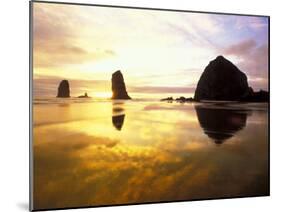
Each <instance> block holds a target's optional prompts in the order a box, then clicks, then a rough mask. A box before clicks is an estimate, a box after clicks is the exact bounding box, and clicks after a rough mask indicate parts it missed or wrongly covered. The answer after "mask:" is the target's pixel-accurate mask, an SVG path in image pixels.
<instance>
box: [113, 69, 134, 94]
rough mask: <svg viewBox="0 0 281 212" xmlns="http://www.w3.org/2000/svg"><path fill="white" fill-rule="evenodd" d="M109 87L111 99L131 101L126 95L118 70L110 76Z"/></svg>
mask: <svg viewBox="0 0 281 212" xmlns="http://www.w3.org/2000/svg"><path fill="white" fill-rule="evenodd" d="M111 86H112V87H111V88H112V99H131V97H130V96H129V95H128V93H127V90H126V86H125V82H124V78H123V75H122V73H121V71H120V70H118V71H116V72H114V73H113V74H112V78H111Z"/></svg>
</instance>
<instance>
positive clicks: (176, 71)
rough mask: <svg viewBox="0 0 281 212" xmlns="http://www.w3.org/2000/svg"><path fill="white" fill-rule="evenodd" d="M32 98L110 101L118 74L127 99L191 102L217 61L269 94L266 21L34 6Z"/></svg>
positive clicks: (241, 17)
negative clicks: (67, 94)
mask: <svg viewBox="0 0 281 212" xmlns="http://www.w3.org/2000/svg"><path fill="white" fill-rule="evenodd" d="M33 38H34V41H33V46H34V51H33V57H34V58H33V59H34V61H33V68H34V69H33V75H34V95H35V96H38V97H39V96H50V97H52V96H56V92H57V87H58V84H59V82H60V80H62V79H67V80H69V82H70V86H71V96H78V95H81V94H83V93H84V92H88V94H89V95H90V96H92V97H110V96H111V81H110V80H111V74H112V73H113V72H114V71H116V70H121V72H122V73H123V75H124V78H125V83H126V86H127V91H128V93H129V95H130V96H131V97H132V98H162V97H167V96H174V97H178V96H180V95H184V96H186V97H189V96H193V93H194V90H195V87H196V84H197V81H198V80H199V77H200V75H201V73H202V72H203V70H204V68H205V67H206V66H207V65H208V63H209V62H210V61H211V60H213V59H215V58H216V56H217V55H224V56H225V57H226V58H227V59H229V60H230V61H232V62H233V63H234V64H235V65H237V66H238V68H239V69H240V70H241V71H243V72H244V73H246V74H247V76H248V82H249V84H250V86H252V87H253V88H254V90H259V89H264V90H268V18H266V17H251V16H234V15H214V14H202V13H201V14H200V13H183V12H182V13H179V12H171V11H155V10H140V9H123V8H108V7H107V8H104V7H94V6H77V5H65V4H48V3H33Z"/></svg>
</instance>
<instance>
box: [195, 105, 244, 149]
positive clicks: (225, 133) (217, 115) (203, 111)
mask: <svg viewBox="0 0 281 212" xmlns="http://www.w3.org/2000/svg"><path fill="white" fill-rule="evenodd" d="M195 110H196V114H197V118H198V121H199V124H200V126H201V127H202V128H203V131H204V133H205V134H206V135H207V136H208V137H209V138H211V139H212V140H213V141H214V142H215V143H216V144H222V143H223V142H225V141H226V140H227V139H229V138H231V137H232V136H234V134H235V133H237V132H238V131H239V130H242V129H243V128H244V127H245V126H246V122H247V115H248V114H247V113H246V112H245V111H244V112H241V111H236V110H231V109H221V108H208V107H203V106H195Z"/></svg>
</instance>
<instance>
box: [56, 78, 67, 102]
mask: <svg viewBox="0 0 281 212" xmlns="http://www.w3.org/2000/svg"><path fill="white" fill-rule="evenodd" d="M57 97H61V98H67V97H70V90H69V83H68V81H67V80H62V81H61V82H60V85H59V88H58V95H57Z"/></svg>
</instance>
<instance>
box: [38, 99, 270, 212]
mask: <svg viewBox="0 0 281 212" xmlns="http://www.w3.org/2000/svg"><path fill="white" fill-rule="evenodd" d="M268 146H269V145H268V104H266V103H243V104H242V103H234V102H232V103H231V102H228V103H226V102H213V103H177V102H173V103H168V102H159V101H156V100H155V101H151V100H145V101H144V100H137V101H132V100H128V101H111V100H92V99H76V98H74V99H56V98H50V99H48V98H46V99H35V100H34V103H33V153H34V173H33V179H34V190H33V192H34V207H35V209H43V208H63V207H83V206H101V205H115V204H131V203H144V202H163V201H177V200H194V199H206V198H222V197H240V196H255V195H257V196H260V195H268V193H269V184H268V181H269V173H268V151H269V149H268Z"/></svg>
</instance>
